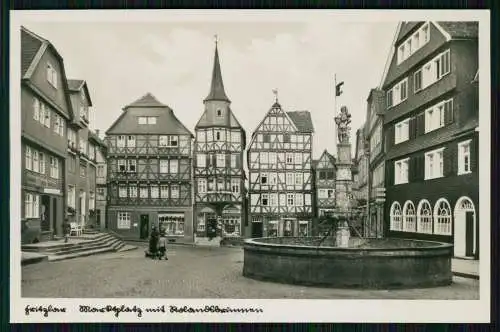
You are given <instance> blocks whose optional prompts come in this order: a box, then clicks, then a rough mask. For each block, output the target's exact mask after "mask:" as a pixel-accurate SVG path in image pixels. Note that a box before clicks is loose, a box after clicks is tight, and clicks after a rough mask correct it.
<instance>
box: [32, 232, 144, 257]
mask: <svg viewBox="0 0 500 332" xmlns="http://www.w3.org/2000/svg"><path fill="white" fill-rule="evenodd" d="M51 242H52V243H50V242H45V243H37V244H29V245H24V246H22V251H23V252H26V253H27V254H31V255H34V254H40V255H41V254H43V255H46V256H47V257H48V261H49V262H54V261H60V260H65V259H72V258H78V257H86V256H91V255H96V254H103V253H110V252H124V251H129V250H134V249H137V247H136V246H133V245H128V244H126V243H125V242H124V241H123V240H122V239H121V238H120V237H118V236H115V235H113V234H110V233H84V234H82V235H79V236H72V237H70V240H69V242H68V243H64V240H59V241H51Z"/></svg>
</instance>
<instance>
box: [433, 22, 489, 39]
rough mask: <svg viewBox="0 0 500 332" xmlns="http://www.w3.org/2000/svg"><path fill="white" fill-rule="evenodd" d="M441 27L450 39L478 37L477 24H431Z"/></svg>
mask: <svg viewBox="0 0 500 332" xmlns="http://www.w3.org/2000/svg"><path fill="white" fill-rule="evenodd" d="M433 23H434V24H436V25H437V26H440V27H442V28H443V29H444V30H445V31H446V32H447V33H448V34H449V35H450V37H451V38H452V39H455V38H477V37H478V35H479V22H463V21H462V22H446V21H439V22H433Z"/></svg>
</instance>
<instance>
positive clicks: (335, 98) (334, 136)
mask: <svg viewBox="0 0 500 332" xmlns="http://www.w3.org/2000/svg"><path fill="white" fill-rule="evenodd" d="M333 80H334V83H333V142H334V153H335V155H337V157H338V151H337V144H335V143H336V142H337V123H336V122H335V117H336V116H337V73H335V74H333Z"/></svg>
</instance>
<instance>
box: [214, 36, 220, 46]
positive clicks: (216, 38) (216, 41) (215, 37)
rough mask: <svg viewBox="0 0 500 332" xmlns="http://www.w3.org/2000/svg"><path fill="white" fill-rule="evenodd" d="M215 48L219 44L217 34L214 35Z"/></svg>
mask: <svg viewBox="0 0 500 332" xmlns="http://www.w3.org/2000/svg"><path fill="white" fill-rule="evenodd" d="M214 40H215V46H216V47H217V43H218V42H219V36H218V35H217V34H215V35H214Z"/></svg>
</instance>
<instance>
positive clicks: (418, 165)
mask: <svg viewBox="0 0 500 332" xmlns="http://www.w3.org/2000/svg"><path fill="white" fill-rule="evenodd" d="M414 165H415V179H414V180H415V181H422V180H423V179H424V173H425V161H424V155H423V154H419V155H417V156H415V164H414Z"/></svg>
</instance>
